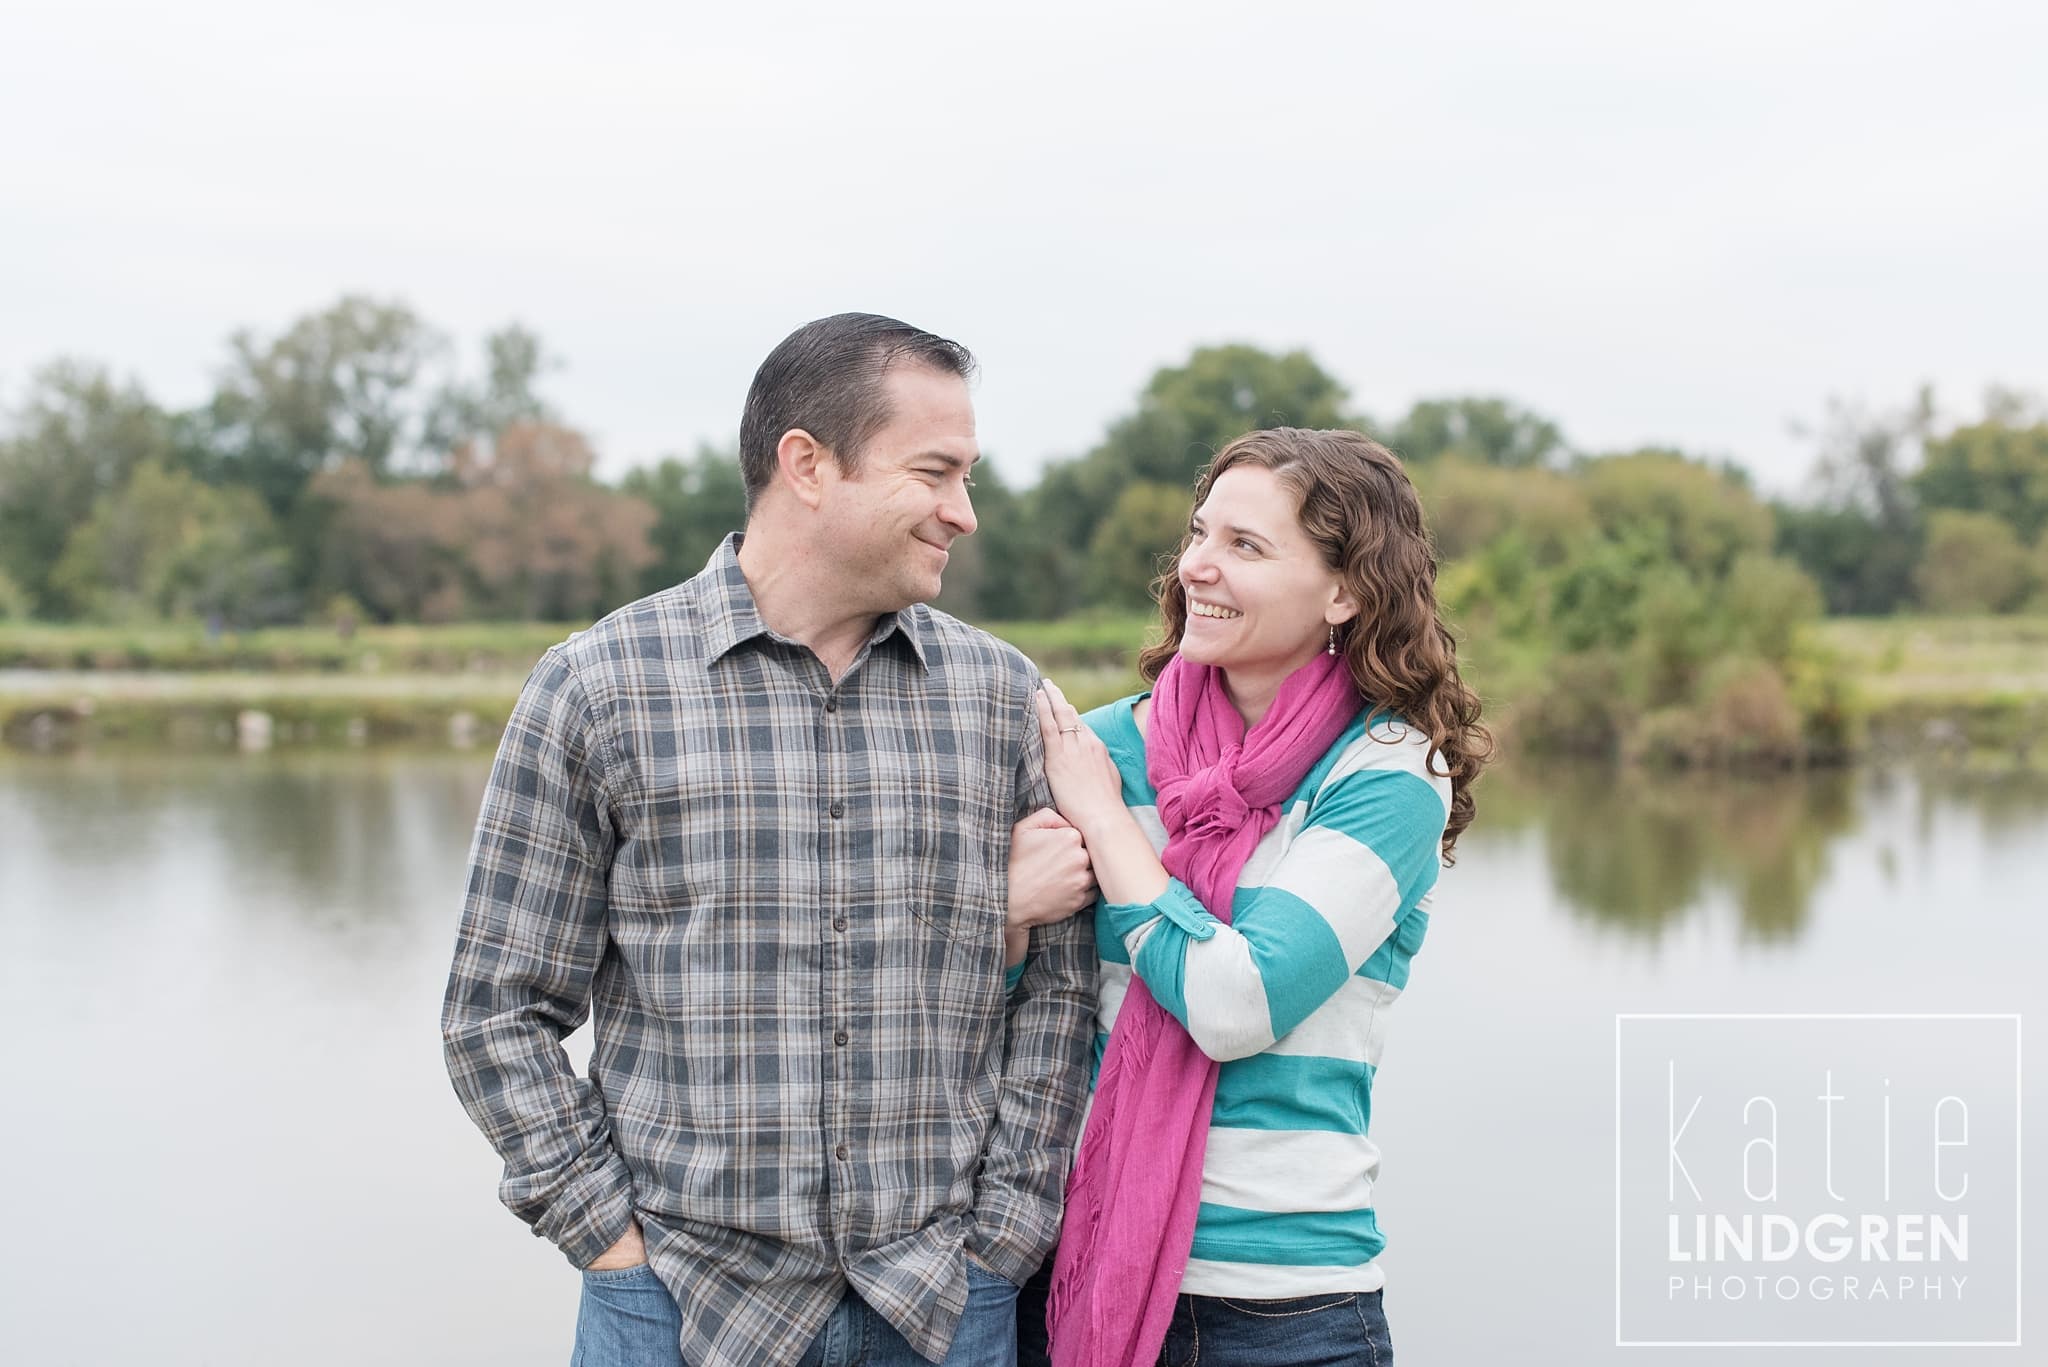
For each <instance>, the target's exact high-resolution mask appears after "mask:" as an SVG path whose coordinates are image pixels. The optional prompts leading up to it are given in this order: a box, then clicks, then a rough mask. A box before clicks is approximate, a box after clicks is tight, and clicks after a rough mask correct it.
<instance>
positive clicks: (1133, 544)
mask: <svg viewBox="0 0 2048 1367" xmlns="http://www.w3.org/2000/svg"><path fill="white" fill-rule="evenodd" d="M1189 497H1190V496H1189V493H1188V491H1186V490H1184V489H1180V488H1176V487H1175V486H1173V485H1170V484H1155V483H1153V482H1152V481H1150V480H1140V481H1139V482H1138V483H1136V484H1132V485H1128V486H1126V487H1125V489H1124V491H1123V492H1122V493H1121V494H1118V495H1117V500H1116V504H1115V506H1114V507H1112V508H1111V509H1110V510H1109V516H1108V517H1105V518H1103V519H1102V522H1101V524H1100V525H1098V526H1097V527H1096V529H1095V540H1094V542H1093V543H1092V544H1091V545H1090V546H1089V548H1088V601H1089V602H1090V603H1094V604H1098V605H1100V606H1103V607H1119V608H1141V607H1144V606H1145V605H1146V604H1148V603H1150V602H1151V601H1152V581H1153V580H1155V579H1157V578H1158V577H1159V576H1160V575H1161V574H1162V573H1164V572H1165V571H1166V569H1167V568H1168V566H1169V565H1170V564H1171V562H1172V559H1173V555H1174V553H1175V552H1176V551H1177V550H1179V549H1180V542H1181V537H1182V536H1183V535H1184V534H1185V533H1186V531H1187V526H1188V512H1189Z"/></svg>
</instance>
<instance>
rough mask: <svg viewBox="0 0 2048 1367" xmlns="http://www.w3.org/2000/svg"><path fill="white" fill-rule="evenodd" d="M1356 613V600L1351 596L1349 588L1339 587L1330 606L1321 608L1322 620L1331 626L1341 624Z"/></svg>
mask: <svg viewBox="0 0 2048 1367" xmlns="http://www.w3.org/2000/svg"><path fill="white" fill-rule="evenodd" d="M1357 615H1358V600H1357V599H1356V598H1354V597H1352V596H1351V590H1350V589H1347V588H1340V589H1338V590H1337V594H1336V597H1334V598H1332V599H1331V600H1330V606H1328V607H1327V608H1324V609H1323V620H1324V621H1325V622H1328V623H1329V624H1330V625H1331V626H1333V627H1340V626H1343V625H1344V624H1345V623H1346V622H1348V621H1350V620H1351V619H1352V618H1354V617H1356V616H1357Z"/></svg>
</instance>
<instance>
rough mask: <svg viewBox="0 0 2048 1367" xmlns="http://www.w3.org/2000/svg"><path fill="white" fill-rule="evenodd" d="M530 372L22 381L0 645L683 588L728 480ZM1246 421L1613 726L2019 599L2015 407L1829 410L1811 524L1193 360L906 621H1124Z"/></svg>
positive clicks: (516, 607) (377, 345)
mask: <svg viewBox="0 0 2048 1367" xmlns="http://www.w3.org/2000/svg"><path fill="white" fill-rule="evenodd" d="M551 365H552V362H551V361H550V358H549V357H548V354H547V352H546V349H545V347H544V345H543V343H542V342H541V339H540V338H538V337H537V336H536V335H535V334H533V333H532V332H531V331H529V330H527V329H525V328H523V327H520V326H517V325H513V326H507V327H505V328H502V329H500V330H499V331H497V332H494V333H492V334H491V335H489V336H488V337H487V338H485V340H484V343H483V345H482V348H481V350H480V352H479V354H478V355H477V356H476V357H475V358H474V364H465V363H464V361H463V359H462V358H461V357H459V356H458V355H457V353H456V351H455V349H454V348H453V347H452V346H451V344H450V343H449V341H448V340H447V338H446V337H445V336H444V335H443V334H442V333H441V332H440V331H439V330H437V329H435V328H434V327H432V326H431V325H430V324H428V323H427V322H426V321H425V320H423V319H422V318H420V317H419V316H418V315H417V314H415V313H414V312H413V311H412V310H411V309H409V308H407V307H406V306H405V305H403V304H401V303H397V302H391V301H382V300H376V299H371V298H366V297H360V296H351V297H347V298H343V299H341V300H339V301H338V302H336V303H335V304H333V305H332V306H330V307H328V308H325V309H322V310H319V311H317V312H313V313H309V314H307V315H305V316H304V317H302V318H299V319H298V320H296V321H295V322H293V323H291V324H290V325H289V326H288V327H285V328H284V329H282V330H281V331H279V332H277V333H275V334H274V335H263V334H260V333H257V332H254V331H243V332H239V333H237V334H236V335H234V336H233V337H232V338H230V339H229V342H228V345H227V354H226V356H225V358H224V360H223V362H222V364H221V366H220V368H219V370H218V372H217V378H216V382H215V385H214V388H213V392H212V394H211V395H210V396H209V397H208V398H207V399H206V401H205V402H203V403H201V404H199V405H197V406H196V407H193V408H191V409H186V410H172V409H167V408H165V407H164V406H162V405H160V404H158V403H156V402H155V401H154V400H153V399H152V398H151V397H150V396H149V395H148V394H147V393H146V392H145V391H144V390H143V389H142V388H141V387H140V386H139V385H137V384H134V383H132V382H122V381H119V380H117V379H116V378H115V377H114V375H113V374H112V372H111V371H110V370H109V369H108V368H107V367H106V366H104V365H99V364H94V363H89V362H81V361H74V360H63V361H55V362H52V363H50V364H48V365H46V366H44V367H43V368H41V369H40V370H38V371H37V372H36V373H35V374H34V375H33V376H32V377H31V378H30V380H29V382H28V384H27V386H26V392H25V393H24V394H23V395H22V396H21V398H20V399H19V401H18V402H17V403H15V404H14V405H13V406H12V407H11V408H10V410H9V411H8V412H7V414H6V416H5V419H4V426H0V617H9V616H12V617H35V618H40V619H46V620H53V621H65V620H98V621H129V620H164V619H186V620H191V619H199V620H209V621H212V622H214V623H216V624H219V625H222V626H227V627H239V626H258V625H268V624H275V623H284V622H295V621H310V620H323V619H324V620H334V621H422V622H436V621H454V620H511V619H545V620H558V621H576V620H584V619H589V618H591V617H594V616H596V615H599V614H601V613H602V612H604V611H606V610H608V609H609V608H611V607H613V606H616V605H617V604H619V603H621V602H624V601H627V600H628V599H630V598H633V597H635V596H637V595H639V594H642V593H646V592H651V591H653V590H655V589H658V588H660V587H662V586H664V585H666V584H670V583H674V582H676V581H677V580H679V579H682V578H685V577H687V576H688V575H690V574H692V573H694V572H695V571H696V570H697V569H698V568H699V567H701V565H702V564H703V562H704V559H705V557H706V556H707V555H708V554H709V553H710V551H711V549H712V547H713V546H715V544H716V543H717V541H718V539H719V538H720V537H722V536H723V535H724V534H725V533H726V531H728V530H730V529H732V528H734V527H737V526H739V525H740V523H741V522H742V521H743V520H744V496H743V491H742V487H741V483H740V476H739V471H738V467H737V463H736V460H735V458H734V454H733V452H732V451H730V450H722V449H718V448H716V447H712V446H704V447H700V448H699V449H698V450H696V451H695V452H694V453H693V454H690V455H688V456H671V457H668V458H665V459H662V460H660V461H658V462H656V463H654V464H652V465H650V466H645V467H641V468H637V469H634V470H632V471H630V472H628V473H627V474H626V475H625V476H624V477H623V478H622V479H620V480H618V481H617V482H616V483H611V484H608V483H606V482H605V481H603V480H601V479H599V478H598V477H597V475H596V472H595V467H596V458H595V453H594V452H593V450H592V448H591V445H590V443H589V441H588V440H587V439H586V438H585V437H584V436H583V435H582V434H581V433H580V432H579V431H578V430H577V429H576V428H575V427H574V426H572V425H571V424H570V423H569V421H568V420H567V419H566V418H565V417H564V415H562V414H561V413H559V412H558V411H557V410H556V409H555V407H554V406H553V405H552V404H551V403H550V402H549V401H548V400H547V399H546V398H545V397H543V395H542V392H541V391H542V389H543V388H544V381H545V377H546V374H547V372H548V371H549V369H550V368H551ZM1282 423H1285V424H1290V425H1296V426H1307V427H1329V426H1349V427H1358V428H1361V429H1363V430H1365V431H1367V432H1370V433H1372V434H1374V435H1375V436H1377V437H1379V438H1380V439H1381V440H1383V441H1385V442H1386V443H1387V444H1388V445H1389V446H1391V447H1392V448H1393V449H1394V450H1396V451H1397V452H1399V453H1400V454H1401V456H1402V457H1403V458H1404V459H1405V460H1406V461H1407V462H1408V464H1409V467H1410V469H1411V472H1412V473H1413V474H1414V476H1415V478H1416V481H1417V484H1418V485H1419V486H1420V487H1421V489H1422V491H1423V494H1424V497H1425V501H1426V505H1427V506H1428V508H1429V509H1430V513H1431V517H1432V522H1433V526H1434V530H1435V533H1436V536H1437V538H1438V541H1439V545H1440V549H1441V551H1442V554H1443V559H1444V562H1445V569H1444V583H1443V586H1444V591H1445V594H1446V597H1447V598H1449V599H1450V600H1451V602H1452V605H1453V607H1454V609H1455V610H1457V611H1459V612H1461V613H1463V614H1466V615H1467V616H1468V617H1469V618H1470V619H1471V620H1473V621H1475V622H1477V623H1481V624H1483V625H1484V626H1486V627H1487V629H1489V630H1490V631H1492V632H1494V633H1495V634H1497V635H1498V636H1499V638H1500V639H1502V640H1503V641H1508V642H1513V641H1529V642H1531V643H1535V642H1538V641H1548V642H1550V643H1552V644H1553V645H1556V646H1561V647H1563V648H1564V649H1565V650H1566V651H1567V652H1568V653H1578V654H1584V653H1586V652H1596V651H1609V652H1619V654H1616V655H1614V657H1613V659H1614V660H1615V661H1621V663H1614V665H1613V667H1614V668H1616V669H1623V670H1625V671H1626V672H1627V673H1628V674H1629V677H1630V680H1631V683H1630V686H1632V687H1636V688H1638V689H1639V690H1640V692H1641V695H1642V696H1643V697H1644V698H1645V699H1655V698H1658V697H1662V696H1665V695H1666V694H1668V693H1669V692H1670V691H1671V690H1670V686H1669V685H1670V681H1671V680H1672V679H1676V678H1690V677H1691V676H1692V675H1693V674H1695V673H1696V672H1697V671H1698V669H1701V668H1705V667H1706V666H1707V664H1708V663H1709V662H1710V661H1713V660H1717V659H1721V660H1725V659H1730V658H1739V659H1759V660H1776V659H1782V658H1783V655H1784V652H1785V651H1787V650H1789V649H1790V645H1789V641H1790V639H1791V634H1792V627H1793V625H1794V624H1796V622H1797V621H1798V620H1801V619H1803V618H1804V617H1806V616H1810V615H1812V614H1814V613H1817V612H1819V611H1822V610H1825V611H1828V612H1834V613H1862V614H1870V613H1889V612H1893V611H1897V610H1901V609H1908V608H1911V609H1919V610H1927V611H1937V612H2006V611H2015V610H2019V609H2022V608H2026V607H2029V606H2041V605H2043V604H2044V602H2048V537H2044V527H2048V419H2044V415H2043V413H2042V411H2041V410H2040V408H2039V407H2038V406H2036V405H2035V404H2033V403H2032V402H2031V401H2029V400H2027V399H2025V398H2023V397H2021V396H2017V395H2014V394H2010V393H1994V394H1993V395H1991V396H1990V397H1989V398H1988V399H1987V401H1986V404H1985V406H1984V410H1983V412H1982V414H1981V415H1980V416H1978V417H1976V418H1975V419H1973V420H1972V421H1969V422H1964V423H1950V424H1943V423H1941V422H1939V421H1938V420H1937V418H1936V416H1935V412H1934V409H1933V405H1932V401H1931V399H1930V398H1929V397H1928V396H1926V395H1922V396H1920V397H1919V398H1918V399H1917V400H1916V401H1915V402H1914V403H1913V404H1911V405H1908V406H1907V407H1905V408H1903V409H1901V410H1899V411H1898V412H1894V413H1873V412H1869V411H1865V410H1861V409H1856V408H1852V407H1848V406H1844V405H1837V406H1835V407H1834V408H1832V409H1831V410H1830V412H1829V414H1828V417H1827V420H1826V422H1825V423H1824V424H1822V425H1821V426H1820V427H1819V428H1818V429H1816V430H1815V431H1814V432H1813V433H1812V437H1813V440H1814V441H1815V443H1816V446H1817V449H1818V453H1819V455H1820V457H1821V459H1820V463H1819V464H1820V470H1821V472H1822V477H1821V479H1820V481H1819V484H1818V486H1817V488H1816V490H1815V492H1814V493H1813V495H1812V496H1811V497H1809V498H1807V499H1805V500H1803V501H1796V502H1795V501H1783V500H1779V501H1771V500H1766V499H1764V498H1762V497H1760V496H1759V495H1758V494H1757V493H1756V491H1755V490H1754V489H1753V487H1752V486H1751V484H1750V482H1749V480H1748V479H1747V477H1746V476H1745V475H1744V474H1743V472H1742V471H1741V470H1740V469H1739V467H1736V466H1734V465H1733V464H1730V463H1727V462H1714V461H1708V460H1703V459H1699V458H1696V457H1693V456H1689V455H1687V454H1685V453H1681V452H1677V451H1668V450H1640V451H1630V452H1619V453H1611V452H1610V453H1598V452H1587V451H1583V450H1580V449H1578V448H1576V447H1574V446H1573V444H1572V443H1571V442H1570V441H1569V440H1568V439H1567V438H1566V436H1565V434H1564V433H1563V432H1562V431H1561V430H1560V429H1559V428H1558V426H1557V425H1556V424H1555V423H1554V422H1552V421H1550V420H1548V419H1546V418H1544V417H1542V416H1541V415H1540V414H1538V413H1536V412H1534V411H1531V410H1529V409H1527V408H1524V407H1522V406H1520V405H1518V404H1516V403H1513V402H1510V401H1508V400H1505V399H1500V398H1490V397H1477V398H1475V397H1453V398H1443V399H1431V400H1427V401H1424V402H1420V403H1417V404H1415V405H1414V406H1413V407H1411V408H1410V409H1409V411H1408V412H1407V413H1406V414H1404V415H1403V416H1401V417H1400V418H1399V419H1397V420H1393V421H1387V422H1382V421H1378V420H1375V419H1374V418H1372V417H1371V416H1369V415H1366V414H1363V413H1360V412H1358V411H1356V410H1355V409H1354V408H1353V407H1352V406H1351V404H1350V400H1349V396H1348V394H1347V393H1346V391H1345V389H1344V387H1343V385H1342V384H1341V383H1340V382H1339V381H1338V380H1337V379H1336V378H1335V377H1333V376H1331V375H1330V374H1329V373H1328V372H1327V371H1325V370H1323V369H1322V367H1321V366H1319V365H1318V364H1317V363H1316V362H1315V361H1314V359H1313V358H1311V357H1310V356H1309V355H1308V354H1306V353H1305V352H1300V351H1295V352H1288V353H1285V354H1273V353H1270V352H1267V351H1263V350H1260V349H1257V348H1254V347H1249V346H1217V347H1204V348H1201V349H1199V350H1197V351H1195V352H1194V353H1193V354H1192V355H1190V356H1189V358H1188V359H1187V361H1186V362H1185V363H1184V364H1181V365H1178V366H1171V367H1168V368H1165V369H1162V370H1160V371H1159V372H1158V373H1157V374H1155V375H1154V376H1153V377H1152V379H1151V381H1150V382H1149V383H1148V384H1147V385H1146V386H1145V388H1144V389H1143V391H1142V392H1141V393H1140V394H1139V395H1138V396H1137V400H1136V402H1135V404H1134V405H1133V407H1132V409H1131V411H1130V412H1129V413H1127V414H1126V415H1125V416H1123V417H1122V418H1120V419H1118V420H1117V421H1116V422H1114V423H1113V424H1112V425H1111V426H1110V428H1109V429H1108V430H1107V431H1106V432H1105V433H1104V434H1103V437H1102V439H1101V440H1100V441H1099V442H1098V443H1097V444H1096V445H1095V446H1094V447H1093V449H1091V450H1089V451H1087V452H1086V453H1085V454H1082V455H1080V456H1078V457H1076V458H1072V459H1066V460H1060V461H1055V462H1053V463H1052V464H1051V465H1049V466H1048V467H1046V469H1045V470H1044V472H1043V474H1042V475H1041V477H1040V478H1039V479H1038V480H1037V482H1036V483H1035V484H1033V485H1031V486H1029V487H1028V488H1026V487H1019V486H1016V485H1013V484H1011V483H1008V482H1006V481H1005V480H1004V479H1003V478H1002V477H1001V474H1000V460H1001V453H1000V452H997V453H996V455H995V457H993V458H992V459H991V460H989V461H985V462H984V463H983V469H982V470H980V471H978V472H977V484H978V487H977V489H976V491H975V498H976V506H977V511H978V513H979V514H980V516H981V524H982V525H981V530H980V532H979V533H978V534H977V535H975V536H974V537H972V538H969V539H968V540H967V541H965V542H963V543H961V549H960V551H959V553H958V554H956V557H955V561H954V563H953V566H952V567H951V569H950V570H949V571H948V575H947V584H946V593H945V597H944V598H943V599H942V600H941V604H942V606H945V607H947V608H949V609H951V610H953V611H955V612H957V613H959V614H960V615H962V616H966V617H970V618H974V619H978V620H1023V619H1047V618H1057V617H1061V616H1065V615H1067V614H1070V613H1073V612H1076V611H1079V610H1084V609H1091V608H1100V609H1107V610H1122V609H1130V608H1135V607H1140V606H1142V605H1143V604H1144V603H1146V602H1147V601H1148V586H1149V584H1150V582H1151V580H1152V579H1153V577H1154V576H1155V575H1156V574H1157V573H1158V571H1159V568H1160V565H1161V556H1162V554H1163V553H1166V552H1170V551H1171V549H1172V548H1173V547H1174V546H1175V545H1176V544H1177V542H1178V539H1179V537H1180V534H1181V531H1182V529H1183V527H1184V526H1185V522H1186V518H1187V513H1188V491H1189V488H1190V486H1191V485H1192V483H1193V481H1194V478H1195V476H1196V474H1197V472H1198V471H1199V470H1200V468H1201V467H1202V465H1203V464H1204V463H1205V462H1206V461H1207V460H1208V459H1209V458H1210V457H1211V456H1212V455H1213V454H1214V453H1215V451H1216V450H1217V449H1219V448H1220V447H1221V446H1222V445H1223V444H1224V443H1225V442H1227V441H1229V440H1230V439H1231V438H1233V437H1235V436H1237V435H1239V434H1241V433H1242V432H1245V431H1248V430H1250V429H1252V428H1254V427H1259V426H1268V425H1277V424H1282ZM1731 633H1732V634H1731ZM1624 657H1625V659H1624ZM1660 680H1662V681H1663V682H1662V683H1660V682H1659V681H1660ZM1608 682H1609V683H1610V684H1612V683H1613V682H1614V681H1612V680H1610V681H1608ZM1646 705H1653V704H1650V703H1646Z"/></svg>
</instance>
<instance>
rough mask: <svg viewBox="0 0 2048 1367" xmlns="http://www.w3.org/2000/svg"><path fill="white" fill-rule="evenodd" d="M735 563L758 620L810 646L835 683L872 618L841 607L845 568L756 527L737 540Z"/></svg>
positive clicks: (869, 628) (863, 640)
mask: <svg viewBox="0 0 2048 1367" xmlns="http://www.w3.org/2000/svg"><path fill="white" fill-rule="evenodd" d="M739 562H740V573H741V574H742V575H743V576H745V578H746V581H747V588H748V590H749V591H750V592H752V593H753V595H754V610H755V611H756V612H758V613H760V614H761V621H762V624H763V625H765V626H766V627H767V628H768V629H769V630H770V631H772V632H774V633H775V634H776V635H778V636H785V637H788V638H789V639H790V640H792V641H796V642H798V643H799V644H802V645H805V646H808V647H810V650H811V653H812V654H813V655H816V656H817V657H818V660H819V662H820V663H822V664H823V665H824V666H825V672H826V673H828V674H830V675H831V676H832V682H834V683H838V682H839V680H840V678H841V677H842V676H844V675H845V673H846V671H847V670H848V669H851V668H852V667H853V661H854V657H856V656H857V655H859V654H860V648H861V647H862V646H864V645H866V644H867V640H868V637H869V636H870V635H871V634H872V633H873V632H874V629H875V621H876V614H875V613H873V612H869V611H865V610H861V611H855V612H848V611H847V610H846V609H845V608H844V607H843V606H841V605H840V603H839V593H840V592H841V591H842V590H843V588H844V586H845V582H846V577H845V574H844V572H843V571H840V570H838V569H836V568H835V567H834V566H832V565H829V564H826V563H824V562H823V561H822V560H820V559H819V558H818V557H817V556H816V555H813V554H810V553H809V552H808V551H807V550H806V548H804V547H802V546H799V545H795V544H791V543H790V542H789V541H787V540H784V539H782V538H779V537H777V536H776V535H775V534H774V532H772V531H769V530H766V529H758V528H754V527H749V528H748V529H747V534H746V538H745V539H744V540H743V541H741V542H740V551H739Z"/></svg>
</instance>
